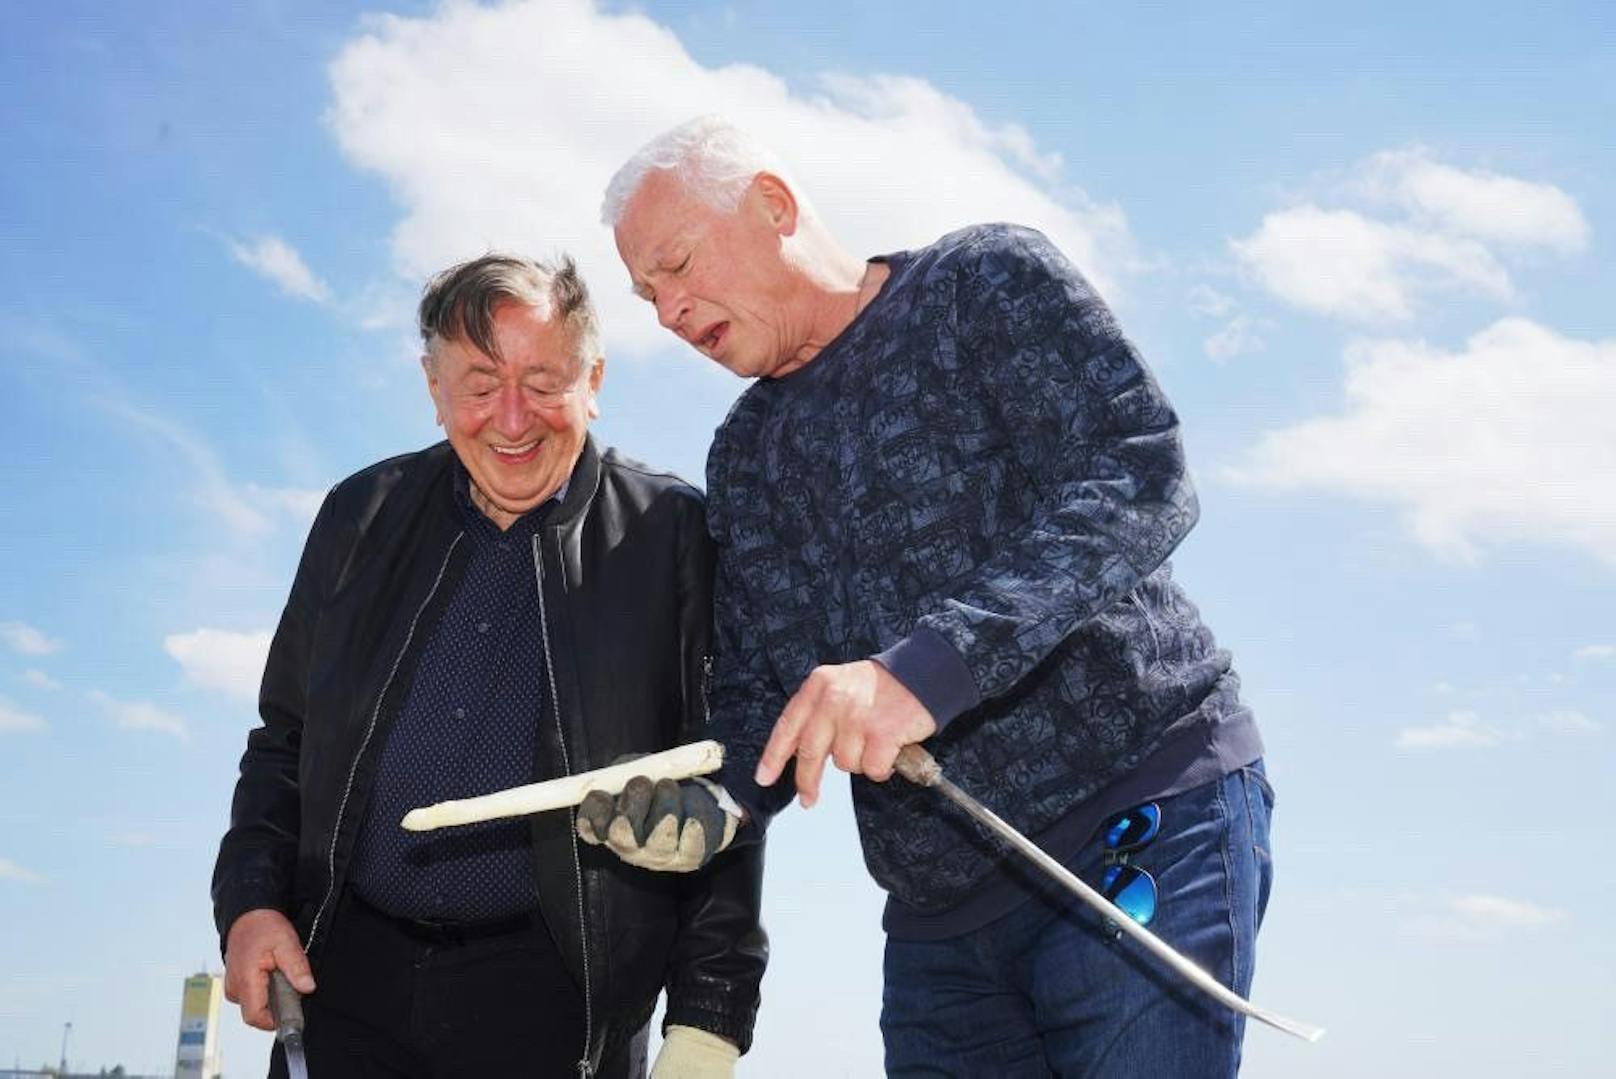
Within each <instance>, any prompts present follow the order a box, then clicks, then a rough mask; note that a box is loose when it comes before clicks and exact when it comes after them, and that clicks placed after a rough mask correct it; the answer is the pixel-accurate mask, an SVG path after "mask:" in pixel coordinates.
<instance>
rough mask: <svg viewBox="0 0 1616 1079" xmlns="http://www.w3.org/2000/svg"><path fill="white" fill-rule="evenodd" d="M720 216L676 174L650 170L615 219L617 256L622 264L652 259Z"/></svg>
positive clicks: (718, 212) (720, 212)
mask: <svg viewBox="0 0 1616 1079" xmlns="http://www.w3.org/2000/svg"><path fill="white" fill-rule="evenodd" d="M720 216H722V211H720V210H718V209H716V208H714V207H713V206H712V205H710V204H709V203H707V202H706V201H705V200H703V199H701V198H699V197H698V196H697V195H695V194H694V193H693V192H692V191H691V190H690V189H689V187H687V186H686V185H685V183H684V181H683V180H682V179H681V178H680V177H679V176H678V174H677V173H674V172H672V171H669V170H666V169H656V170H652V171H651V172H649V173H647V174H646V177H645V180H644V182H643V183H641V184H640V186H639V187H638V188H636V189H635V191H634V194H633V195H632V196H631V197H630V198H629V200H628V202H627V204H626V205H625V206H624V208H623V216H622V217H621V218H619V219H618V222H617V228H616V229H615V230H614V235H615V237H616V239H617V250H618V253H619V254H621V255H622V256H623V257H624V261H625V262H626V261H629V260H630V259H633V258H646V257H654V256H655V255H656V254H657V253H659V249H660V248H661V247H662V246H663V245H666V244H669V243H674V242H677V241H678V240H679V239H682V238H684V237H686V236H687V235H688V234H689V233H691V232H695V231H699V230H701V229H703V228H706V227H710V226H711V224H712V223H713V221H714V219H716V218H718V217H720ZM631 268H634V269H638V267H633V266H631Z"/></svg>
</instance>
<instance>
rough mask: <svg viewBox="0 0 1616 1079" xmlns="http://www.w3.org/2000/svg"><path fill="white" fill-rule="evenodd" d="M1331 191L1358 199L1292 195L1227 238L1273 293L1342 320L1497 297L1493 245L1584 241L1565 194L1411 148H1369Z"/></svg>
mask: <svg viewBox="0 0 1616 1079" xmlns="http://www.w3.org/2000/svg"><path fill="white" fill-rule="evenodd" d="M1333 194H1335V195H1338V196H1347V201H1348V202H1349V203H1350V202H1356V203H1358V204H1359V205H1357V206H1353V205H1347V206H1339V205H1337V206H1328V207H1325V206H1321V205H1319V203H1318V202H1317V201H1313V200H1306V199H1303V200H1300V201H1299V202H1298V203H1297V204H1296V205H1294V206H1291V207H1288V208H1285V209H1281V210H1278V211H1275V212H1274V213H1270V214H1268V215H1267V216H1265V217H1264V218H1263V221H1262V224H1261V225H1260V226H1258V228H1257V230H1256V231H1255V232H1253V233H1252V234H1251V235H1249V236H1247V237H1245V238H1243V239H1239V240H1234V241H1231V243H1230V248H1231V250H1232V251H1233V252H1234V254H1235V256H1236V258H1237V259H1239V261H1240V262H1241V263H1242V264H1243V265H1244V266H1245V268H1246V269H1247V270H1248V271H1249V272H1250V273H1251V274H1253V275H1254V276H1255V278H1256V280H1257V281H1258V282H1259V283H1260V284H1262V285H1263V287H1264V288H1266V289H1267V290H1268V291H1269V292H1271V293H1273V294H1274V295H1275V296H1277V297H1279V298H1280V299H1281V300H1284V301H1285V302H1286V303H1289V304H1292V305H1294V306H1296V307H1300V308H1303V309H1305V310H1309V311H1315V312H1318V313H1320V314H1324V315H1330V316H1333V317H1337V318H1343V319H1347V320H1349V321H1357V322H1377V321H1383V320H1388V319H1391V320H1406V319H1409V318H1411V317H1413V315H1414V314H1415V313H1416V310H1417V309H1418V307H1419V305H1420V302H1421V300H1422V299H1425V298H1427V297H1429V296H1431V295H1449V294H1453V293H1468V294H1473V295H1479V296H1482V297H1485V298H1489V299H1492V300H1497V301H1508V300H1510V299H1512V298H1513V296H1514V295H1515V289H1514V284H1513V283H1512V281H1511V279H1510V275H1509V272H1508V270H1507V269H1506V268H1505V266H1504V263H1503V261H1502V259H1501V257H1500V255H1499V254H1498V252H1497V251H1495V248H1504V249H1506V250H1507V251H1508V252H1509V253H1510V254H1511V255H1514V254H1516V253H1519V252H1521V251H1523V250H1525V249H1530V248H1541V249H1546V250H1548V251H1551V252H1554V253H1557V254H1562V255H1564V254H1571V253H1574V252H1577V251H1580V250H1582V249H1583V248H1584V247H1586V246H1587V242H1588V223H1587V221H1586V220H1585V219H1584V217H1583V215H1582V211H1581V209H1580V208H1579V207H1578V206H1577V203H1576V200H1575V199H1573V198H1572V197H1571V196H1570V195H1568V194H1566V193H1565V192H1564V191H1562V190H1560V189H1559V188H1557V187H1555V186H1553V185H1552V184H1547V183H1538V182H1533V181H1528V180H1520V179H1516V178H1514V177H1510V176H1499V175H1496V174H1493V173H1489V172H1484V171H1467V170H1464V169H1460V168H1456V167H1454V166H1452V165H1446V164H1443V163H1441V162H1438V161H1435V160H1433V159H1432V158H1431V156H1430V154H1429V153H1428V152H1427V151H1425V150H1422V149H1413V150H1390V151H1383V152H1381V153H1378V154H1375V155H1373V156H1371V157H1370V158H1368V159H1367V160H1365V161H1362V162H1360V163H1358V164H1357V165H1356V166H1354V168H1353V170H1352V179H1351V180H1350V181H1349V182H1348V183H1346V184H1345V185H1342V187H1341V188H1340V190H1338V191H1336V192H1334V193H1333ZM1365 203H1367V204H1368V205H1364V204H1365ZM1388 208H1390V209H1391V210H1392V212H1393V214H1394V215H1397V216H1396V217H1395V219H1392V220H1387V219H1385V218H1384V216H1383V211H1385V210H1387V209H1388Z"/></svg>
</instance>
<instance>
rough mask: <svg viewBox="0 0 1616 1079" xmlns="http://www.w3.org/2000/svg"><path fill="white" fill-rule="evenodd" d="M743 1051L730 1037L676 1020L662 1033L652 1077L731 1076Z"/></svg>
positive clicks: (722, 1078) (718, 1078)
mask: <svg viewBox="0 0 1616 1079" xmlns="http://www.w3.org/2000/svg"><path fill="white" fill-rule="evenodd" d="M740 1055H741V1051H740V1050H739V1049H738V1048H736V1047H735V1043H734V1042H731V1041H730V1040H729V1039H728V1038H720V1037H719V1036H718V1035H717V1034H712V1033H709V1032H707V1031H705V1030H698V1029H697V1028H696V1027H682V1026H679V1025H677V1024H675V1025H673V1026H670V1027H669V1028H668V1030H667V1033H666V1034H664V1035H663V1036H662V1051H661V1052H660V1053H658V1054H657V1058H656V1063H655V1064H653V1065H652V1066H651V1079H730V1077H731V1076H733V1075H734V1074H735V1061H736V1059H737V1058H739V1057H740Z"/></svg>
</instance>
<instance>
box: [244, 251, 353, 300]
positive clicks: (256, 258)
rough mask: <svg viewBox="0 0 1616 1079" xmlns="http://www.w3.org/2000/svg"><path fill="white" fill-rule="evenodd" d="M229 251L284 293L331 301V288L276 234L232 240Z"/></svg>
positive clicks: (301, 297) (299, 297)
mask: <svg viewBox="0 0 1616 1079" xmlns="http://www.w3.org/2000/svg"><path fill="white" fill-rule="evenodd" d="M230 254H231V255H233V256H234V257H235V259H236V261H237V262H239V263H241V264H242V265H243V266H245V267H247V268H248V269H250V270H252V271H253V272H254V273H257V274H259V275H260V276H262V277H265V278H268V279H269V280H270V281H273V282H274V283H275V284H276V285H277V286H278V287H279V288H280V290H281V291H282V292H284V293H286V295H288V296H292V297H294V298H296V299H300V300H311V301H313V302H314V303H328V302H330V300H331V289H330V288H328V287H327V286H326V283H325V282H324V281H321V280H320V279H319V278H318V277H316V276H314V271H313V270H310V269H309V267H308V264H307V263H305V262H304V261H303V256H302V255H300V254H298V253H297V249H296V248H295V247H293V246H292V245H291V244H289V243H287V242H286V241H285V240H283V239H281V238H280V237H279V236H260V237H258V238H257V239H256V240H253V241H251V242H248V243H241V242H238V241H234V240H232V241H231V242H230Z"/></svg>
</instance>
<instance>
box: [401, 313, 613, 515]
mask: <svg viewBox="0 0 1616 1079" xmlns="http://www.w3.org/2000/svg"><path fill="white" fill-rule="evenodd" d="M493 340H494V344H495V346H496V348H497V351H498V358H495V357H491V356H488V355H486V354H484V353H483V352H482V351H481V350H480V349H478V348H477V346H476V345H474V344H472V343H471V342H470V341H468V340H464V339H460V340H452V341H441V340H440V341H438V342H437V344H436V347H435V348H434V349H433V350H432V353H431V355H429V356H428V357H426V358H425V361H424V363H425V368H426V381H427V389H428V391H429V392H430V393H431V394H432V400H433V403H434V404H436V406H437V409H438V422H439V423H441V424H443V427H444V430H445V431H447V432H448V435H449V444H450V445H451V446H453V447H454V451H455V453H456V455H458V456H459V458H460V462H461V464H463V465H465V466H466V471H467V472H469V473H470V474H471V482H472V487H473V495H474V498H475V501H476V502H477V505H478V508H479V509H481V510H482V511H483V513H485V514H486V515H487V516H488V518H489V519H490V520H492V521H493V522H494V523H495V524H496V525H498V526H499V527H500V528H509V527H510V526H511V524H512V523H513V522H515V520H516V519H517V518H518V517H520V516H521V515H522V514H524V513H526V512H528V511H529V510H531V509H534V508H535V507H537V506H540V505H542V504H543V503H544V501H545V500H546V499H548V498H550V496H552V495H554V494H555V493H556V492H557V491H559V490H560V489H561V485H562V484H564V483H565V482H566V481H567V477H568V476H570V475H571V474H572V468H573V466H574V465H575V464H577V462H578V455H579V454H581V453H582V452H583V446H584V435H585V433H586V432H587V431H588V429H589V421H590V420H592V419H594V418H595V417H596V416H598V415H600V409H599V406H598V405H597V404H596V394H597V393H598V392H599V390H600V384H601V379H602V378H603V376H604V375H605V361H604V360H602V359H595V360H593V361H592V362H590V363H588V364H580V363H579V361H578V359H577V351H576V335H575V334H574V332H573V331H572V329H571V328H570V327H568V326H567V325H566V324H565V323H564V322H556V321H551V320H549V319H547V318H545V317H543V315H542V314H541V313H540V312H539V311H538V310H537V309H535V308H532V307H529V306H526V305H525V304H520V303H505V304H501V305H500V306H499V307H497V308H495V310H494V313H493Z"/></svg>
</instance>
